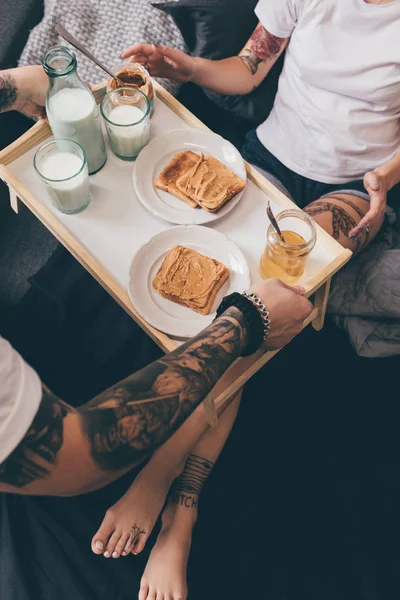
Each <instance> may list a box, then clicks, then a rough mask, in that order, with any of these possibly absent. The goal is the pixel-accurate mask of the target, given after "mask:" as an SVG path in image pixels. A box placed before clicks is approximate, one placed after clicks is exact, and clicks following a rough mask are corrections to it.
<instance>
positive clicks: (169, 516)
mask: <svg viewBox="0 0 400 600" xmlns="http://www.w3.org/2000/svg"><path fill="white" fill-rule="evenodd" d="M196 519H197V508H191V509H190V510H188V509H187V508H185V506H174V505H173V504H169V505H168V506H167V507H166V508H165V510H164V513H163V526H162V529H161V531H160V534H159V536H158V538H157V542H156V544H155V546H154V548H153V550H152V551H151V554H150V557H149V560H148V562H147V565H146V569H145V571H144V574H143V577H142V580H141V583H140V592H139V600H156V599H157V600H186V598H187V583H186V571H187V563H188V558H189V553H190V546H191V542H192V531H193V527H194V524H195V522H196Z"/></svg>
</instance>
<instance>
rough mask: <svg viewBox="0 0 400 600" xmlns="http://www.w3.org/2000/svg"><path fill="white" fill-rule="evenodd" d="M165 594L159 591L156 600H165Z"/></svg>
mask: <svg viewBox="0 0 400 600" xmlns="http://www.w3.org/2000/svg"><path fill="white" fill-rule="evenodd" d="M164 598H165V596H164V594H163V593H162V592H157V596H156V600H164Z"/></svg>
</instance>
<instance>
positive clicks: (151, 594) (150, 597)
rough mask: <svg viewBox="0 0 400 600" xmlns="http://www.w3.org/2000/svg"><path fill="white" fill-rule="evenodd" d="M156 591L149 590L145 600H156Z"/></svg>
mask: <svg viewBox="0 0 400 600" xmlns="http://www.w3.org/2000/svg"><path fill="white" fill-rule="evenodd" d="M156 595H157V590H152V589H149V592H148V594H147V600H156Z"/></svg>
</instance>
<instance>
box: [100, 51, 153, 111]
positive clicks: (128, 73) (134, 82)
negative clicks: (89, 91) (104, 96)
mask: <svg viewBox="0 0 400 600" xmlns="http://www.w3.org/2000/svg"><path fill="white" fill-rule="evenodd" d="M112 73H115V75H116V76H117V77H118V79H120V80H121V81H122V82H123V86H124V87H134V88H137V89H138V90H140V91H141V92H143V94H145V95H146V96H147V98H148V99H149V102H150V107H151V109H150V116H152V115H153V113H154V88H153V83H152V81H151V77H150V75H149V72H148V71H147V70H146V69H145V68H144V67H143V66H142V65H140V64H139V63H133V62H129V61H125V62H123V63H120V64H119V65H118V66H117V67H114V69H113V70H112ZM118 87H121V86H119V85H118V84H117V82H116V81H115V79H113V78H112V77H109V78H108V80H107V92H111V91H112V90H115V89H117V88H118Z"/></svg>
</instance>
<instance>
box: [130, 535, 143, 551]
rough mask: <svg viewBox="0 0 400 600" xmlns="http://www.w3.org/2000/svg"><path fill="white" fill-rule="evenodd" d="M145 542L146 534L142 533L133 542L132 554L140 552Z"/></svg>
mask: <svg viewBox="0 0 400 600" xmlns="http://www.w3.org/2000/svg"><path fill="white" fill-rule="evenodd" d="M146 542H147V536H145V535H144V534H142V535H141V536H140V537H139V538H138V539H137V540H136V542H135V544H134V545H133V547H132V550H131V551H132V554H140V552H142V550H144V547H145V545H146Z"/></svg>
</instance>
